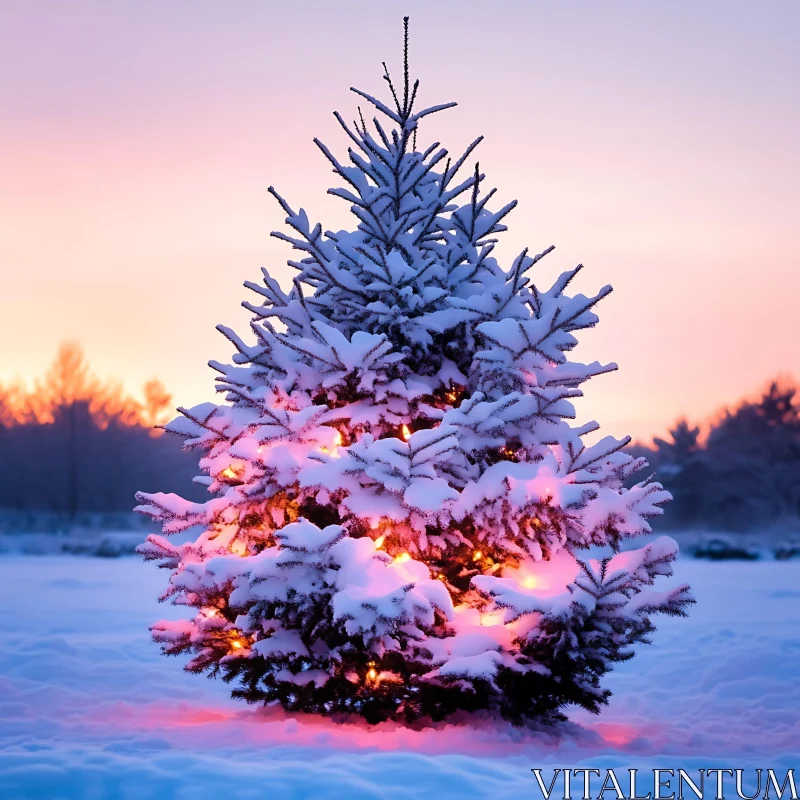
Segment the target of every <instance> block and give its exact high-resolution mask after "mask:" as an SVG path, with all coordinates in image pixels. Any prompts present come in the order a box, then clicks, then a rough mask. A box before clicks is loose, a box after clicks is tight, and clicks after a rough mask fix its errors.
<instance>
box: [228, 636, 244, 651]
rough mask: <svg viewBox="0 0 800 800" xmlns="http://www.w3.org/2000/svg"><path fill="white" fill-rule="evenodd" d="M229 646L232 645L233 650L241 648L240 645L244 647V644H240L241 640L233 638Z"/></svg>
mask: <svg viewBox="0 0 800 800" xmlns="http://www.w3.org/2000/svg"><path fill="white" fill-rule="evenodd" d="M231 647H232V648H233V649H234V650H241V648H242V647H244V645H243V644H242V643H241V642H240V641H239V640H238V639H234V640H233V641H232V642H231Z"/></svg>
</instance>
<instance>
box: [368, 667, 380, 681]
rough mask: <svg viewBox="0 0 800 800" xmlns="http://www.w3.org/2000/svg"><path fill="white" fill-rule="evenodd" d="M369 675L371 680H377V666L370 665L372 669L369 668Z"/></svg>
mask: <svg viewBox="0 0 800 800" xmlns="http://www.w3.org/2000/svg"><path fill="white" fill-rule="evenodd" d="M367 677H368V678H369V679H370V680H371V681H374V680H375V678H377V677H378V673H377V672H376V671H375V667H370V670H369V672H368V673H367Z"/></svg>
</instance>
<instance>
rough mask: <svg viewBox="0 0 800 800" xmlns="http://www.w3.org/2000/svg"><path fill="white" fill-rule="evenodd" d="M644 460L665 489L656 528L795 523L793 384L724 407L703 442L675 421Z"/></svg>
mask: <svg viewBox="0 0 800 800" xmlns="http://www.w3.org/2000/svg"><path fill="white" fill-rule="evenodd" d="M631 449H632V450H634V451H638V453H640V454H641V455H644V456H646V457H647V459H648V460H649V461H650V463H651V465H652V466H653V468H654V469H655V470H656V473H657V476H658V477H659V479H660V480H661V482H662V483H663V484H664V485H665V487H666V488H667V489H668V490H669V491H670V492H672V494H673V496H674V501H673V502H672V503H670V504H668V506H667V507H666V510H665V513H666V519H665V521H664V524H665V525H666V524H671V525H673V526H675V527H676V528H700V527H703V528H707V529H713V530H719V531H726V530H727V531H753V530H759V529H761V530H763V529H766V528H770V527H778V526H785V525H788V526H792V527H797V526H798V525H800V405H799V404H798V396H797V387H796V386H795V385H793V384H792V383H791V382H788V381H773V382H772V383H771V384H770V385H769V387H768V388H767V389H766V390H765V391H764V392H763V394H762V395H761V396H760V397H759V398H758V399H756V400H746V401H743V402H741V403H740V404H739V405H738V406H736V407H734V408H732V409H727V410H725V411H724V412H723V413H722V414H721V416H720V417H719V419H718V420H717V421H716V422H713V423H712V424H711V426H710V429H709V431H708V434H707V436H706V437H705V438H701V436H700V428H699V427H697V426H693V425H690V424H689V423H688V422H687V421H686V420H681V421H680V422H678V423H677V425H676V426H675V427H674V428H673V429H672V430H671V431H670V432H669V436H668V438H666V439H654V440H653V446H652V447H649V448H648V447H642V446H641V445H639V446H637V447H635V448H631Z"/></svg>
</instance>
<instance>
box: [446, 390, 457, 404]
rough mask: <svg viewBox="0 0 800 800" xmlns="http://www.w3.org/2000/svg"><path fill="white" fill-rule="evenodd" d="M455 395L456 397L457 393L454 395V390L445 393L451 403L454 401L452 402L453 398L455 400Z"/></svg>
mask: <svg viewBox="0 0 800 800" xmlns="http://www.w3.org/2000/svg"><path fill="white" fill-rule="evenodd" d="M456 397H457V395H456V393H455V392H448V393H447V399H448V400H449V401H450V402H451V403H454V402H455V400H456Z"/></svg>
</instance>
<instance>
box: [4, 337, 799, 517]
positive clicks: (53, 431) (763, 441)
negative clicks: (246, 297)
mask: <svg viewBox="0 0 800 800" xmlns="http://www.w3.org/2000/svg"><path fill="white" fill-rule="evenodd" d="M170 415H171V397H170V395H169V393H168V392H167V391H166V390H165V388H164V386H163V385H162V384H161V383H160V382H159V381H157V380H151V381H148V382H147V383H146V384H145V386H144V390H143V399H142V400H137V399H135V398H133V397H131V396H130V395H127V394H126V393H125V392H124V390H123V389H122V387H121V386H120V385H118V384H114V383H109V382H102V381H100V380H99V379H98V378H97V377H96V376H95V375H93V374H92V372H91V370H90V368H89V366H88V364H87V362H86V359H85V357H84V354H83V352H82V350H81V348H80V346H79V345H77V344H74V343H66V344H64V345H62V346H61V348H60V349H59V351H58V355H57V356H56V359H55V361H54V362H53V364H52V365H51V367H50V369H49V370H48V371H47V373H46V374H45V376H44V378H43V379H42V380H40V381H37V382H36V383H35V384H34V386H33V388H32V389H31V390H27V389H25V387H23V386H21V385H20V384H12V385H5V386H4V385H2V384H0V513H2V511H3V510H7V511H12V512H31V513H47V514H51V515H55V516H56V517H58V518H59V519H61V520H63V521H64V523H65V524H66V525H70V524H72V523H73V522H74V521H75V519H76V518H77V516H78V515H79V514H87V513H88V514H93V513H108V512H122V513H125V512H130V510H131V508H132V506H133V504H134V493H135V492H136V491H139V490H143V491H156V490H157V491H166V492H178V493H180V494H183V495H184V496H186V497H192V498H194V499H198V500H200V499H202V498H203V496H204V494H205V490H204V489H203V487H202V486H199V485H196V484H193V483H192V478H193V477H194V476H195V475H196V474H197V473H198V469H197V457H196V456H195V455H192V454H191V453H188V452H185V451H183V450H182V449H181V440H179V439H178V438H177V437H172V436H168V435H162V433H163V432H162V431H161V430H160V429H158V428H156V427H155V426H157V425H160V424H163V423H164V422H166V421H167V420H168V419H169V417H170ZM630 450H631V451H632V452H634V453H636V454H641V455H644V456H646V457H647V459H648V460H649V461H650V464H651V466H652V467H653V469H654V470H655V472H656V474H657V477H658V478H659V479H660V480H661V481H662V483H663V484H664V485H665V487H666V488H667V489H669V491H670V492H672V494H673V496H674V501H673V502H672V503H670V504H669V505H668V506H667V507H666V518H665V519H664V521H663V523H662V525H663V526H674V527H676V528H701V527H702V528H707V529H714V530H728V531H736V530H757V529H759V528H762V529H763V528H766V527H770V526H776V525H783V524H791V525H794V526H797V525H800V403H799V402H798V394H797V387H796V386H794V385H793V384H792V383H790V382H787V381H773V382H772V383H771V384H770V385H769V387H768V388H767V389H766V390H765V391H764V392H763V394H762V395H761V396H760V397H759V398H758V399H756V400H750V401H743V402H741V403H740V404H739V405H738V406H736V407H734V408H731V409H727V410H725V411H724V412H723V413H722V414H721V416H720V417H719V418H718V419H717V421H716V422H713V423H712V424H711V426H710V429H709V430H708V434H707V436H705V437H702V436H701V432H700V427H699V426H694V425H691V424H690V423H689V422H687V421H686V420H685V419H684V420H680V421H679V422H678V423H677V424H676V425H675V427H674V428H673V429H672V430H671V431H670V432H669V435H668V436H667V437H666V438H664V439H661V438H656V439H654V440H653V444H652V446H646V445H641V444H637V445H633V446H631V448H630Z"/></svg>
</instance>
